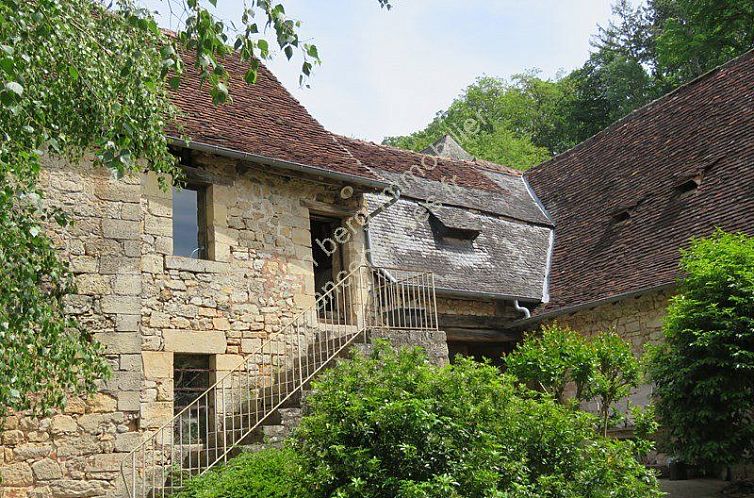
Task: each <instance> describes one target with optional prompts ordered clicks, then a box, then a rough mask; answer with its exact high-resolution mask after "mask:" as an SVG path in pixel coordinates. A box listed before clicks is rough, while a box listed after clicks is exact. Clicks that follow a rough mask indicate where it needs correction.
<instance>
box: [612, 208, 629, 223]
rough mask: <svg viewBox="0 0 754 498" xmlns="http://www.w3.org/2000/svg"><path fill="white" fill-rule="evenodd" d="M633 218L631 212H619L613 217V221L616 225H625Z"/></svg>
mask: <svg viewBox="0 0 754 498" xmlns="http://www.w3.org/2000/svg"><path fill="white" fill-rule="evenodd" d="M630 218H631V212H630V211H629V210H625V211H619V212H617V213H615V214H614V215H613V221H615V222H616V223H623V222H624V221H628V220H629V219H630Z"/></svg>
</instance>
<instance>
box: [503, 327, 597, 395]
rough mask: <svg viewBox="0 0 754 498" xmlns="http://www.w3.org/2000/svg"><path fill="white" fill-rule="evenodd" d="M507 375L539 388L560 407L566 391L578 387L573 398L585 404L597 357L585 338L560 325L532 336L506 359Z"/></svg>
mask: <svg viewBox="0 0 754 498" xmlns="http://www.w3.org/2000/svg"><path fill="white" fill-rule="evenodd" d="M505 365H506V367H507V369H508V370H507V371H508V373H510V374H511V375H513V376H514V377H516V378H517V379H519V381H521V382H523V383H525V384H529V385H532V386H533V387H536V388H539V389H541V390H542V391H544V392H545V393H547V394H548V395H550V396H552V398H553V399H555V400H557V401H558V402H560V403H565V402H566V388H567V387H568V386H569V384H573V385H574V387H575V395H574V398H575V399H576V400H577V401H584V400H585V399H587V398H586V397H585V395H586V393H587V392H588V389H589V383H590V382H591V381H592V375H593V371H594V357H593V354H592V351H591V350H590V348H589V345H588V344H587V341H586V340H585V339H584V336H582V335H581V334H579V333H578V332H576V331H575V330H573V329H571V328H568V327H561V326H559V325H558V324H557V323H553V324H551V325H546V326H544V327H542V330H541V333H535V334H530V335H528V336H526V338H524V340H523V342H521V343H520V344H519V345H518V346H517V347H516V349H515V350H514V351H513V352H511V353H510V354H508V355H507V356H506V357H505Z"/></svg>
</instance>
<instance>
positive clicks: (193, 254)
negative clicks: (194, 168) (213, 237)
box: [173, 185, 208, 259]
mask: <svg viewBox="0 0 754 498" xmlns="http://www.w3.org/2000/svg"><path fill="white" fill-rule="evenodd" d="M206 191H207V189H206V187H204V186H201V185H187V186H186V187H184V188H182V189H178V188H174V189H173V254H174V255H175V256H184V257H187V258H195V259H207V254H208V251H207V226H206V219H207V214H206V213H207V208H206V199H207V195H206Z"/></svg>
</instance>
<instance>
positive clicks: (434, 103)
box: [145, 0, 610, 141]
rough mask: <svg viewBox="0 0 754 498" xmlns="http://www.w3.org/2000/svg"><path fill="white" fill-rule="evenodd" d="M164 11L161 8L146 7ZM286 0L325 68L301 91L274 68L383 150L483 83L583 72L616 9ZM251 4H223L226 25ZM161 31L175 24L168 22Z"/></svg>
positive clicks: (601, 3)
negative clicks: (386, 142) (482, 79)
mask: <svg viewBox="0 0 754 498" xmlns="http://www.w3.org/2000/svg"><path fill="white" fill-rule="evenodd" d="M145 3H147V4H148V5H150V6H156V7H157V8H158V9H160V8H162V9H164V4H161V3H160V2H159V0H146V1H145ZM395 4H396V5H395V7H394V8H393V9H392V10H391V11H386V10H383V9H380V8H379V5H378V3H377V0H287V1H286V2H285V5H286V8H287V12H288V14H289V16H291V17H294V18H296V19H299V20H301V21H302V22H303V25H302V28H301V33H302V35H303V37H304V38H305V39H307V40H309V41H312V42H314V43H315V44H316V45H317V46H318V48H319V52H320V55H321V57H322V61H323V63H322V66H320V67H318V68H317V69H316V72H315V74H314V76H313V78H312V79H311V80H310V82H309V83H310V86H311V88H300V87H299V85H298V69H299V65H300V63H299V62H296V63H295V64H292V63H289V62H288V61H286V60H285V57H282V56H279V57H276V59H275V60H274V61H273V62H272V63H270V64H268V66H270V68H271V69H272V70H273V71H274V72H275V74H276V75H277V76H278V78H279V79H280V80H281V81H282V83H283V84H284V85H285V86H286V88H288V89H289V90H290V91H291V92H292V93H293V94H294V95H295V96H296V98H298V99H299V100H300V101H301V102H302V103H303V104H304V105H305V106H306V107H307V109H308V110H309V112H311V113H312V114H313V115H314V117H315V118H317V119H318V120H319V121H320V122H321V123H322V124H323V125H324V126H325V127H326V128H328V129H330V130H332V131H334V132H337V133H341V134H344V135H348V136H352V137H357V138H364V139H369V140H374V141H381V140H382V138H383V137H385V136H389V135H402V134H406V133H410V132H412V131H415V130H418V129H420V128H423V127H424V126H425V125H426V124H427V123H428V122H429V121H430V120H431V119H432V118H433V117H434V115H435V113H436V112H437V111H439V110H441V109H444V108H446V107H447V106H448V105H449V104H450V102H452V100H453V98H454V97H456V96H457V95H458V94H459V93H460V92H461V91H462V90H463V89H464V87H466V86H467V85H468V84H470V83H472V82H473V81H474V79H475V78H476V77H478V76H481V75H483V74H486V75H491V76H502V77H507V76H509V75H511V74H515V73H518V72H522V71H524V70H527V69H539V70H541V71H542V75H543V76H546V77H553V76H555V75H556V74H557V72H558V71H559V70H571V69H573V68H576V67H578V66H580V65H581V64H582V63H583V62H584V60H585V59H586V58H587V56H588V53H589V48H590V46H589V38H590V36H591V35H592V34H593V33H594V32H595V30H596V24H597V23H600V24H604V23H606V21H607V20H608V18H609V16H610V1H609V0H486V1H485V0H462V1H459V0H395ZM242 5H243V3H242V0H219V1H218V9H219V11H220V12H219V13H220V15H221V16H222V17H224V18H226V19H235V18H238V16H239V15H240V12H241V9H242ZM162 23H163V24H165V25H168V24H169V23H168V22H167V19H166V18H163V20H162Z"/></svg>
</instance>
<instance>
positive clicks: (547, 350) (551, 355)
mask: <svg viewBox="0 0 754 498" xmlns="http://www.w3.org/2000/svg"><path fill="white" fill-rule="evenodd" d="M505 364H506V365H507V367H508V373H510V374H511V375H513V376H514V377H516V378H517V379H518V380H519V381H520V382H523V383H525V384H528V385H530V386H533V387H537V388H539V389H541V390H543V391H544V392H545V393H547V394H549V395H551V396H552V397H553V398H554V399H555V400H556V401H558V402H559V403H561V404H570V402H569V401H570V400H567V399H566V393H565V390H566V387H567V386H568V385H569V384H573V385H574V386H575V388H576V392H575V394H574V397H573V401H576V402H581V401H589V400H593V399H596V400H598V401H599V406H600V429H601V431H602V433H603V435H605V436H606V435H607V429H608V427H609V425H610V422H611V420H610V412H611V408H612V406H613V404H614V403H615V402H616V401H619V400H620V399H622V398H625V397H626V396H628V395H629V394H630V392H631V389H632V388H634V387H636V386H637V385H638V384H639V379H640V364H639V360H638V359H637V358H636V357H635V356H634V355H633V353H632V352H631V345H630V344H629V343H627V342H626V341H624V340H623V339H621V338H620V337H619V336H618V335H617V334H616V333H615V332H612V331H608V332H603V333H600V334H598V335H596V336H594V337H593V338H592V339H588V338H586V337H584V336H583V335H581V334H579V333H578V332H575V331H574V330H572V329H570V328H568V327H561V326H559V325H558V324H557V323H555V324H552V325H548V326H544V327H543V328H542V331H541V332H539V333H536V334H530V335H528V336H527V337H526V338H525V339H524V341H523V342H522V343H521V344H519V345H518V347H517V348H516V349H515V350H514V351H513V352H512V353H510V354H509V355H508V356H506V358H505Z"/></svg>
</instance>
